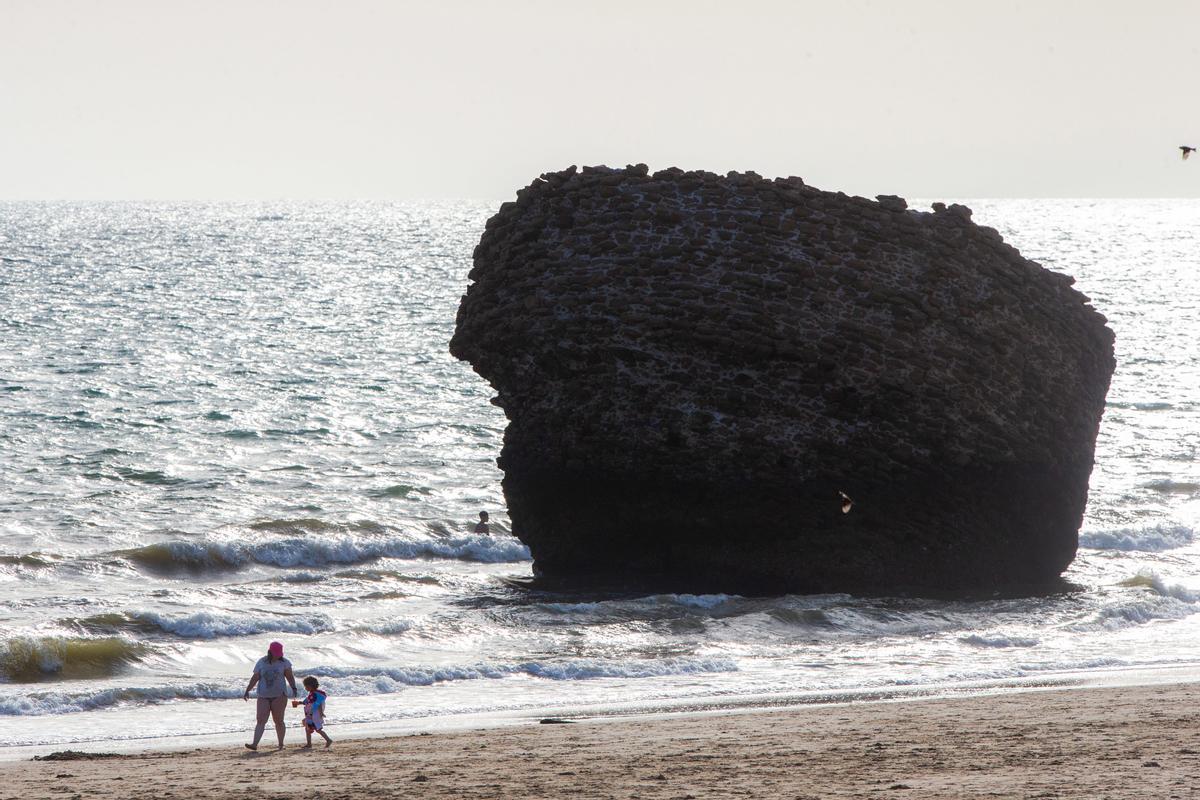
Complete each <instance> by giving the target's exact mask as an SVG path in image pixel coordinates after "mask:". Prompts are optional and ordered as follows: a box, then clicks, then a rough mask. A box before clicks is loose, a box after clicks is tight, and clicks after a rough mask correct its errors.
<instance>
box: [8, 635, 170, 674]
mask: <svg viewBox="0 0 1200 800" xmlns="http://www.w3.org/2000/svg"><path fill="white" fill-rule="evenodd" d="M147 653H148V649H147V648H146V646H145V645H142V644H138V643H136V642H130V641H128V640H126V639H121V638H118V637H106V638H98V639H91V638H78V637H69V636H18V637H16V638H13V639H8V640H5V641H4V642H3V643H0V676H2V677H3V678H4V679H5V680H9V681H16V682H18V683H32V682H35V681H44V680H59V679H81V678H105V677H109V676H112V675H116V674H117V673H119V672H120V671H121V670H122V669H124V668H125V667H128V666H129V665H130V664H131V663H133V662H135V661H137V660H138V659H139V658H141V657H143V656H145V655H146V654H147Z"/></svg>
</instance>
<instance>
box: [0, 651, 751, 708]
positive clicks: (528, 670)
mask: <svg viewBox="0 0 1200 800" xmlns="http://www.w3.org/2000/svg"><path fill="white" fill-rule="evenodd" d="M736 670H737V665H736V664H735V663H734V662H733V661H732V660H729V659H721V658H709V659H684V658H675V659H661V660H655V661H646V662H641V663H621V662H607V661H600V660H592V659H576V660H571V661H565V662H561V663H548V664H543V663H539V662H528V663H523V664H477V665H474V666H463V667H411V668H403V667H395V668H387V667H380V668H371V667H363V668H340V667H315V668H304V669H303V672H304V674H306V675H317V676H319V677H321V678H322V681H321V685H322V687H323V688H328V689H329V692H330V694H331V695H334V696H339V695H340V696H345V697H354V696H363V695H373V694H393V693H396V692H401V691H404V690H405V689H407V688H410V687H413V686H431V685H433V684H435V683H444V682H450V681H470V680H486V679H497V678H507V677H510V676H513V675H527V676H530V677H534V678H544V679H547V680H564V681H569V680H584V679H589V678H652V677H663V676H667V675H691V674H700V673H712V672H734V671H736ZM242 691H243V688H242V682H241V681H232V682H229V683H223V684H216V683H197V684H187V685H165V686H149V687H118V688H112V689H103V690H97V691H82V692H58V691H39V692H31V693H28V694H17V693H9V694H7V695H4V696H0V716H4V715H7V716H45V715H50V714H69V713H73V712H77V711H89V710H94V709H100V708H108V707H110V706H115V705H122V704H138V705H140V704H158V703H167V702H171V701H175V700H197V699H207V700H233V699H237V698H240V697H241V696H242Z"/></svg>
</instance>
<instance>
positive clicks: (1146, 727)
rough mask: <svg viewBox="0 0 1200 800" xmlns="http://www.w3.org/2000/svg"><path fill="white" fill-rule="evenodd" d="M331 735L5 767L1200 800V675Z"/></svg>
mask: <svg viewBox="0 0 1200 800" xmlns="http://www.w3.org/2000/svg"><path fill="white" fill-rule="evenodd" d="M164 713H170V710H169V708H164ZM46 723H47V725H53V720H52V719H47V720H46ZM329 732H330V734H331V735H332V736H333V737H334V738H335V740H337V741H336V742H335V744H334V746H333V748H331V749H329V750H324V749H315V750H312V751H305V750H301V749H299V748H298V747H297V745H298V744H299V743H301V742H302V738H301V736H302V735H301V736H297V734H298V731H297V730H296V729H292V730H290V731H289V740H290V742H289V746H288V747H287V748H286V749H285V750H283V751H279V752H275V751H270V750H266V749H264V750H263V751H261V752H259V753H250V752H248V751H246V750H243V749H240V748H211V749H200V750H189V751H182V752H151V753H143V754H134V755H121V756H116V757H112V758H104V759H98V760H88V761H39V762H32V761H23V762H10V763H5V764H0V797H3V798H14V799H15V798H29V799H30V800H32V798H55V800H62V799H63V798H68V799H69V798H92V797H110V798H194V799H196V800H206V799H207V798H234V797H254V798H264V799H266V798H271V799H274V798H279V799H280V800H282V798H303V800H359V799H360V798H362V799H363V800H365V799H366V798H400V797H405V798H407V797H412V798H523V797H544V798H572V800H588V799H589V798H644V799H645V800H658V799H659V798H662V800H685V799H686V798H694V799H695V800H699V799H700V798H732V797H753V798H787V799H788V800H801V799H804V800H807V799H808V798H851V797H853V798H877V797H878V798H889V799H892V798H894V799H899V798H906V797H907V798H922V799H923V800H924V799H926V798H969V797H981V798H982V797H987V798H1022V800H1024V798H1081V799H1082V798H1087V799H1088V800H1098V799H1099V798H1134V797H1137V798H1175V797H1178V798H1187V797H1196V796H1200V684H1172V685H1158V686H1142V687H1131V688H1112V687H1105V688H1080V689H1070V690H1053V691H1032V692H1023V693H1012V694H1005V695H998V696H983V697H970V698H959V699H943V700H919V701H911V702H885V703H861V704H854V705H842V706H825V707H810V708H792V709H787V710H782V711H753V712H738V713H729V714H708V715H695V716H678V717H669V718H643V719H633V720H628V719H627V720H616V721H597V722H587V721H584V722H580V723H576V724H566V725H538V724H531V725H528V726H522V727H510V728H500V729H489V730H483V731H456V732H449V733H437V734H432V735H430V734H426V735H413V736H402V737H392V738H373V739H357V740H344V741H343V740H338V734H337V726H336V725H333V724H331V725H330V727H329ZM268 735H269V732H268ZM90 749H93V750H98V751H99V750H102V749H103V748H102V747H92V748H90Z"/></svg>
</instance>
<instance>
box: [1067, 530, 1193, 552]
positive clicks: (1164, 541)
mask: <svg viewBox="0 0 1200 800" xmlns="http://www.w3.org/2000/svg"><path fill="white" fill-rule="evenodd" d="M1195 535H1196V532H1195V531H1194V530H1192V529H1191V528H1189V527H1188V526H1186V525H1169V524H1160V525H1149V526H1145V527H1135V528H1114V529H1111V530H1100V531H1084V532H1083V533H1080V534H1079V546H1080V547H1090V548H1092V549H1094V550H1127V551H1134V550H1137V551H1144V552H1152V553H1156V552H1160V551H1163V550H1174V549H1175V548H1177V547H1187V546H1188V545H1189V544H1191V543H1192V542H1193V540H1194V539H1195Z"/></svg>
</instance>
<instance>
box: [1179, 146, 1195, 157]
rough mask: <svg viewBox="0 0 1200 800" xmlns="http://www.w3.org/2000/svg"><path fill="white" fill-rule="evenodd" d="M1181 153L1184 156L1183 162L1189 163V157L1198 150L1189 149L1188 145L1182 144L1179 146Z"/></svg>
mask: <svg viewBox="0 0 1200 800" xmlns="http://www.w3.org/2000/svg"><path fill="white" fill-rule="evenodd" d="M1179 152H1180V155H1182V156H1183V160H1184V161H1187V157H1188V156H1190V155H1191V154H1192V153H1194V152H1196V148H1194V147H1188V146H1187V145H1186V144H1181V145H1179Z"/></svg>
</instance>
